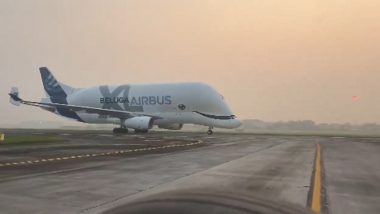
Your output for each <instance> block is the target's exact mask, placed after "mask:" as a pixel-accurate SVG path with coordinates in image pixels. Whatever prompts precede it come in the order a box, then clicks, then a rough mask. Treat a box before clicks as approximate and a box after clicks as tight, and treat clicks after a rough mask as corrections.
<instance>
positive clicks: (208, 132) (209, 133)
mask: <svg viewBox="0 0 380 214" xmlns="http://www.w3.org/2000/svg"><path fill="white" fill-rule="evenodd" d="M213 128H214V127H211V126H210V127H208V131H207V134H208V135H212V134H214V132H213V131H212V129H213Z"/></svg>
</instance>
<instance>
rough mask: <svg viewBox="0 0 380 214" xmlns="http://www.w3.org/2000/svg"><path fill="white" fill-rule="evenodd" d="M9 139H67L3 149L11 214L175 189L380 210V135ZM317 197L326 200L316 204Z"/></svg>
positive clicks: (103, 203) (0, 175) (92, 134)
mask: <svg viewBox="0 0 380 214" xmlns="http://www.w3.org/2000/svg"><path fill="white" fill-rule="evenodd" d="M8 133H9V135H17V134H20V133H23V134H25V133H27V134H31V135H45V134H49V135H54V136H58V137H59V138H60V140H59V141H57V142H53V143H28V144H27V143H23V144H20V145H9V144H4V145H0V207H1V211H2V212H5V213H51V212H52V211H54V213H101V212H103V211H106V210H109V209H112V208H114V207H117V206H119V205H123V204H125V203H128V202H130V201H133V200H135V199H139V198H144V197H146V196H149V195H152V194H155V193H160V192H163V191H170V190H178V189H222V190H228V191H234V192H241V193H244V194H246V195H250V196H252V197H260V198H264V199H267V200H271V201H273V203H276V202H281V203H289V204H294V205H295V206H300V207H307V208H310V209H311V208H312V202H313V201H314V202H315V203H316V202H318V200H320V202H319V206H320V207H319V208H320V209H321V212H324V213H334V214H335V213H337V214H340V213H378V210H380V203H378V202H379V201H380V165H378V163H380V156H379V155H378V154H379V152H380V139H378V138H344V137H343V138H342V137H318V136H280V135H279V136H271V135H251V134H227V133H224V134H223V133H216V134H215V135H213V136H208V135H206V134H204V133H185V132H152V133H149V134H143V135H134V134H129V135H125V136H114V135H112V134H110V133H109V132H106V131H102V132H99V131H88V132H79V131H64V130H60V131H46V130H8ZM318 145H319V146H320V148H321V150H320V151H321V153H320V167H321V173H320V178H318V176H317V175H318V173H316V168H317V164H316V157H317V156H316V154H317V153H316V152H317V151H318V150H317V148H318ZM318 179H319V181H320V182H321V186H320V189H319V190H318V188H316V182H315V181H316V180H318ZM315 191H316V192H317V193H318V191H319V192H320V198H318V199H316V198H315V197H314V198H313V193H314V192H315Z"/></svg>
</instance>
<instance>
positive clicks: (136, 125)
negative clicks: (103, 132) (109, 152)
mask: <svg viewBox="0 0 380 214" xmlns="http://www.w3.org/2000/svg"><path fill="white" fill-rule="evenodd" d="M124 126H125V127H126V128H130V129H136V130H148V129H151V128H152V127H153V118H151V117H148V116H138V117H132V118H129V119H126V120H125V121H124Z"/></svg>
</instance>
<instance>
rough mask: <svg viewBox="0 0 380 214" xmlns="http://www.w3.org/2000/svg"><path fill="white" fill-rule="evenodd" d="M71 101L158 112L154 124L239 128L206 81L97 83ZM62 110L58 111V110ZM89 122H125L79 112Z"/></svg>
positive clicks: (71, 95)
mask: <svg viewBox="0 0 380 214" xmlns="http://www.w3.org/2000/svg"><path fill="white" fill-rule="evenodd" d="M67 103H68V104H70V105H76V106H91V107H95V108H102V109H113V110H120V111H128V112H134V113H137V114H147V115H154V116H156V117H158V118H161V119H156V120H154V125H159V126H161V125H163V126H165V125H170V124H199V125H205V126H210V127H220V128H236V127H238V126H240V124H241V123H240V121H239V120H237V119H236V118H235V116H234V115H233V113H232V112H231V110H230V108H229V107H228V105H227V103H226V102H225V100H224V98H223V96H222V95H220V94H219V93H218V92H217V91H216V90H215V89H213V88H212V87H210V86H209V85H207V84H204V83H170V84H149V85H148V84H146V85H117V86H97V87H91V88H85V89H76V90H75V91H74V92H73V93H71V94H69V95H68V96H67ZM55 113H57V114H59V113H58V112H55ZM77 115H78V116H79V118H80V119H81V120H82V121H83V122H86V123H111V124H121V121H120V119H118V118H115V117H110V116H99V115H98V114H91V113H84V112H77Z"/></svg>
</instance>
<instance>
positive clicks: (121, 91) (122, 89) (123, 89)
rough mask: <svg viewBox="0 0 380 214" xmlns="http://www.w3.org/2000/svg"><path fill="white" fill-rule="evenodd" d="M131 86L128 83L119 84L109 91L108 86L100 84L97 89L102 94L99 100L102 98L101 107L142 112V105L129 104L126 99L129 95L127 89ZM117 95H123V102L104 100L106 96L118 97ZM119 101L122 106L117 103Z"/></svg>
mask: <svg viewBox="0 0 380 214" xmlns="http://www.w3.org/2000/svg"><path fill="white" fill-rule="evenodd" d="M130 88H131V86H129V85H121V86H119V87H117V88H115V90H113V91H112V92H111V91H110V89H109V87H108V86H100V87H99V91H100V93H101V94H102V96H103V98H101V101H102V99H103V102H101V103H102V104H103V107H102V108H103V109H115V110H120V111H123V110H126V111H130V112H143V111H144V108H143V106H142V105H135V106H130V103H129V101H128V97H129V90H130ZM118 97H124V98H126V99H124V101H123V102H104V101H105V99H106V98H118ZM119 103H121V104H122V106H123V108H122V107H121V106H120V105H119Z"/></svg>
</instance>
